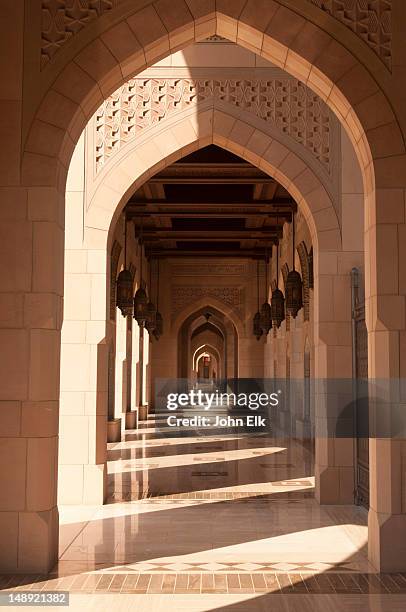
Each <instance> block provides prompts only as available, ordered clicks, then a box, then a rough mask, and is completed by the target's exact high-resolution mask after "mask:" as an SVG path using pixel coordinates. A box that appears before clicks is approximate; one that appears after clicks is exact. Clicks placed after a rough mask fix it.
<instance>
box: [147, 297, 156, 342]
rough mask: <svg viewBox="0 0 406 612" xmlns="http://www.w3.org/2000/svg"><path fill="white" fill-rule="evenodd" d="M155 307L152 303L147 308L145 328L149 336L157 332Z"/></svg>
mask: <svg viewBox="0 0 406 612" xmlns="http://www.w3.org/2000/svg"><path fill="white" fill-rule="evenodd" d="M155 319H156V312H155V305H154V304H153V303H152V302H148V304H147V307H146V319H145V327H146V330H147V332H148V333H149V334H152V333H153V331H154V330H155Z"/></svg>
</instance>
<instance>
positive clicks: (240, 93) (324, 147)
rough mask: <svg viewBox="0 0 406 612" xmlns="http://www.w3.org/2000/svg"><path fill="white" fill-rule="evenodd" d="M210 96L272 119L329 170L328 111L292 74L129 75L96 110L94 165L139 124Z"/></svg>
mask: <svg viewBox="0 0 406 612" xmlns="http://www.w3.org/2000/svg"><path fill="white" fill-rule="evenodd" d="M211 99H212V100H221V101H223V102H227V103H229V104H233V105H235V106H237V107H239V108H241V109H243V110H245V111H248V112H251V113H253V114H255V115H256V116H257V117H259V118H261V119H263V120H264V121H270V122H272V123H274V124H275V125H276V126H277V127H278V128H279V129H281V130H282V132H284V133H286V134H288V135H289V136H291V137H292V138H294V139H295V140H296V141H297V142H299V143H300V144H302V145H303V146H305V147H306V148H307V149H309V150H310V151H311V152H312V154H313V155H314V156H315V157H316V158H317V159H318V161H319V162H320V163H321V164H322V165H323V166H324V167H325V168H326V169H327V171H330V148H331V126H330V121H331V115H330V111H329V109H328V108H327V106H326V104H325V103H324V102H323V101H322V100H321V99H320V98H319V97H318V96H317V95H316V94H315V93H313V92H312V91H311V90H310V89H309V88H308V87H306V86H305V85H303V83H301V82H300V81H298V80H296V79H292V78H273V79H267V80H255V79H253V80H251V79H241V80H239V79H213V78H208V79H204V78H203V79H191V78H172V79H158V78H145V79H131V80H129V81H128V82H127V83H125V85H123V86H122V87H121V88H120V89H118V90H117V91H116V92H115V93H114V94H113V95H111V96H110V97H109V98H108V99H107V100H106V101H105V102H104V103H103V105H102V106H101V107H100V108H99V110H98V111H97V113H96V152H95V154H96V169H97V171H98V170H100V169H101V167H102V166H103V165H104V164H105V163H106V161H107V160H108V159H109V158H110V157H111V156H112V155H113V154H114V153H115V152H116V151H118V150H119V149H120V148H121V147H122V146H123V145H125V144H126V143H127V142H128V141H129V140H130V139H132V138H134V137H135V136H136V135H137V134H139V133H140V132H141V131H142V130H143V129H145V128H147V127H150V126H153V125H154V124H156V123H159V122H160V121H162V120H163V119H165V118H166V117H168V116H169V115H171V114H173V113H175V112H177V111H181V110H183V109H187V108H190V107H191V106H193V105H196V104H197V103H198V102H205V101H207V100H211Z"/></svg>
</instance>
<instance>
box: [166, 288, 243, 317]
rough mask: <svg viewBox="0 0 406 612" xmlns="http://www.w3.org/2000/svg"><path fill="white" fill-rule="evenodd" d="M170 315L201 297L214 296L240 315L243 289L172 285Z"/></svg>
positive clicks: (174, 314) (175, 313)
mask: <svg viewBox="0 0 406 612" xmlns="http://www.w3.org/2000/svg"><path fill="white" fill-rule="evenodd" d="M171 293H172V296H171V305H172V316H173V317H175V316H176V315H177V314H178V313H179V312H181V311H182V310H183V309H184V308H185V306H187V305H189V304H191V303H193V302H196V301H197V300H199V299H200V298H203V297H214V298H216V299H217V300H219V302H222V303H223V304H224V305H225V306H228V307H229V308H231V309H232V310H234V311H235V312H236V313H237V314H239V315H240V316H241V314H242V309H243V305H244V289H243V288H242V287H238V286H237V287H236V286H229V287H224V286H221V287H215V286H205V287H203V286H191V285H178V286H174V287H172V292H171Z"/></svg>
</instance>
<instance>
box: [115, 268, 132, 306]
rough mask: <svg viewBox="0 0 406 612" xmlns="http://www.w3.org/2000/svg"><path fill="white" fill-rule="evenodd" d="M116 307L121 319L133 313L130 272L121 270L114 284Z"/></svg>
mask: <svg viewBox="0 0 406 612" xmlns="http://www.w3.org/2000/svg"><path fill="white" fill-rule="evenodd" d="M116 305H117V308H119V309H120V310H121V314H122V315H123V317H127V316H128V315H131V314H132V312H133V277H132V276H131V272H130V270H121V272H120V274H119V275H118V278H117V283H116Z"/></svg>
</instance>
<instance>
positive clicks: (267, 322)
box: [259, 253, 272, 335]
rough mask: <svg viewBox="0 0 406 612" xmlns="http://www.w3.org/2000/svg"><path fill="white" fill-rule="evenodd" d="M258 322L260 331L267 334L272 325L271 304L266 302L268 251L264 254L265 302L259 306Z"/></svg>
mask: <svg viewBox="0 0 406 612" xmlns="http://www.w3.org/2000/svg"><path fill="white" fill-rule="evenodd" d="M259 324H260V327H261V329H262V332H263V333H264V334H265V335H267V334H268V332H269V330H270V329H271V327H272V316H271V305H270V304H269V302H268V253H266V256H265V302H264V303H263V304H262V306H261V310H260V317H259Z"/></svg>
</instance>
